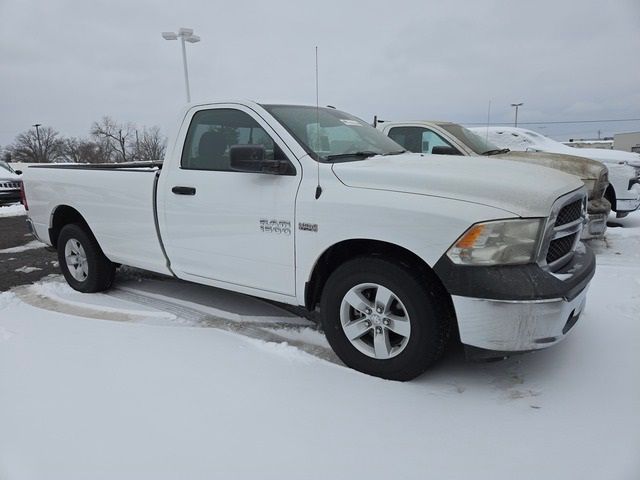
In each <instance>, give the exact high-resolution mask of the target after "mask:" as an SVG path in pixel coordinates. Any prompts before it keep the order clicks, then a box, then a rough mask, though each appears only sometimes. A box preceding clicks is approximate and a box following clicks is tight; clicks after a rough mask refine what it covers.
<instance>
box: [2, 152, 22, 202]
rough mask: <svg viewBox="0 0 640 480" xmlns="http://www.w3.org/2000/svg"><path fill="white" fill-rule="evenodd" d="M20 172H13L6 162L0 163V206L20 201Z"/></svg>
mask: <svg viewBox="0 0 640 480" xmlns="http://www.w3.org/2000/svg"><path fill="white" fill-rule="evenodd" d="M21 174H22V172H21V171H20V170H18V171H15V170H14V169H13V168H11V165H9V164H8V163H7V162H0V205H2V204H6V203H15V202H19V201H20V186H21V185H22V180H20V175H21Z"/></svg>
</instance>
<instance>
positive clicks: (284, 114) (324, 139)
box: [263, 105, 405, 162]
mask: <svg viewBox="0 0 640 480" xmlns="http://www.w3.org/2000/svg"><path fill="white" fill-rule="evenodd" d="M263 107H264V108H265V109H266V110H267V111H268V112H269V113H270V114H271V115H273V116H274V117H275V118H276V119H277V120H278V121H279V122H280V123H281V124H282V125H283V126H284V127H285V128H286V129H287V130H288V131H289V133H290V134H291V135H293V136H294V137H295V139H296V140H298V141H299V142H300V143H301V144H302V145H303V147H304V148H305V150H306V151H307V153H309V154H310V155H311V156H312V157H314V158H316V159H318V160H320V161H330V162H333V161H338V159H339V160H340V161H353V160H358V159H362V158H367V157H371V156H373V155H392V154H396V153H402V152H404V151H405V150H404V148H402V147H401V146H400V145H398V144H397V143H396V142H394V141H393V140H391V139H390V138H389V137H387V136H386V135H384V134H383V133H382V132H380V131H378V130H376V129H375V128H373V127H372V126H370V125H368V124H367V123H366V122H364V121H362V120H360V119H359V118H357V117H354V116H353V115H349V114H348V113H345V112H341V111H340V110H336V109H333V108H318V109H316V107H308V106H297V105H263ZM318 122H319V125H318Z"/></svg>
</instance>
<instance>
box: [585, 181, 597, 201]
mask: <svg viewBox="0 0 640 480" xmlns="http://www.w3.org/2000/svg"><path fill="white" fill-rule="evenodd" d="M583 182H584V186H585V187H587V192H588V194H589V198H593V196H594V194H595V193H596V181H595V179H593V178H587V179H585V180H583Z"/></svg>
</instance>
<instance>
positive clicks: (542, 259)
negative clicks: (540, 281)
mask: <svg viewBox="0 0 640 480" xmlns="http://www.w3.org/2000/svg"><path fill="white" fill-rule="evenodd" d="M586 210H587V189H586V188H584V187H583V188H581V189H580V190H577V191H575V192H572V193H570V194H568V195H565V196H563V197H560V198H559V199H558V200H556V202H555V203H554V205H553V207H552V211H551V215H550V216H549V218H548V220H547V226H546V229H545V233H544V237H543V239H542V242H541V244H540V250H539V255H538V263H540V265H541V266H542V267H544V268H546V269H548V270H551V271H556V270H558V269H560V268H562V267H563V266H564V265H566V264H567V263H568V262H569V261H570V260H571V258H572V257H573V252H574V251H575V249H576V247H577V246H578V242H579V241H580V234H581V232H582V228H583V226H584V223H585V217H586V214H587V213H586Z"/></svg>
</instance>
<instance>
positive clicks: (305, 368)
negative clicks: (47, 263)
mask: <svg viewBox="0 0 640 480" xmlns="http://www.w3.org/2000/svg"><path fill="white" fill-rule="evenodd" d="M613 221H614V222H616V223H618V224H620V225H621V226H620V227H613V228H610V229H609V231H608V234H607V241H606V242H597V243H596V244H595V245H594V247H595V248H596V250H597V252H598V271H597V273H596V277H595V278H594V280H593V282H592V285H591V289H590V292H589V300H588V306H587V310H586V312H585V313H584V315H583V316H582V317H581V318H580V320H579V322H578V324H577V325H576V327H575V328H574V331H573V332H572V334H571V335H570V336H569V338H567V339H566V340H565V341H564V342H562V343H561V344H559V345H557V346H555V347H552V348H551V349H548V350H546V351H541V352H537V353H534V354H529V355H523V356H519V357H514V358H511V359H508V360H505V361H501V362H495V363H467V362H465V361H464V360H463V358H462V354H461V352H458V351H454V352H452V353H451V354H450V355H448V356H447V357H446V358H445V359H444V361H442V362H441V363H440V364H439V365H437V366H436V367H435V368H433V369H432V370H430V371H429V372H427V373H426V374H425V375H423V376H422V377H420V378H419V379H417V380H416V381H413V382H410V383H405V384H402V383H396V382H389V381H384V380H380V379H377V378H373V377H368V376H365V375H363V374H360V373H357V372H355V371H353V370H349V369H347V368H345V367H343V366H341V365H340V364H339V361H337V359H336V358H335V357H334V356H333V355H332V353H331V352H330V351H329V350H328V346H327V344H326V342H325V341H324V339H323V337H322V335H321V334H320V333H319V332H317V331H316V330H315V328H313V326H312V324H311V323H310V322H308V321H307V320H305V319H302V318H299V317H296V316H295V315H293V314H292V313H289V312H288V311H284V310H281V309H280V308H278V307H275V306H273V305H270V304H267V303H264V302H262V301H260V300H257V299H254V298H250V297H245V296H241V295H236V294H233V293H228V292H223V291H220V290H217V289H212V288H208V287H202V286H198V285H192V284H186V283H182V282H175V281H173V280H160V279H148V278H138V277H136V276H135V275H133V274H132V275H130V276H128V277H127V278H125V279H123V280H121V281H119V282H118V284H117V288H116V289H114V290H113V291H111V292H109V294H99V295H83V294H80V293H77V292H74V291H72V290H71V289H69V288H68V287H67V286H66V284H64V283H62V281H61V278H60V277H59V276H53V277H49V278H47V279H46V280H45V281H43V282H41V283H39V284H36V285H33V286H23V287H17V288H15V289H13V290H12V291H10V292H6V293H2V294H0V478H3V479H4V478H7V479H12V480H13V479H42V478H46V479H64V480H71V479H83V480H84V479H88V478H90V479H92V480H93V479H103V478H109V479H129V478H130V479H147V478H149V479H154V480H159V479H168V478H180V479H183V478H188V479H199V478H207V479H210V478H242V479H249V478H260V479H263V478H296V479H297V478H305V479H306V478H318V479H327V478H331V479H342V478H367V479H378V478H380V479H389V478H402V479H405V478H407V479H408V478H419V479H423V478H437V479H448V478H478V479H492V480H495V479H506V478H509V479H513V478H517V479H536V480H538V479H541V478H543V479H547V480H548V479H556V478H557V479H567V478H580V479H598V480H601V479H607V480H618V479H619V480H627V479H634V478H640V415H639V414H638V412H639V411H640V372H639V371H638V370H639V365H640V215H637V214H636V215H631V216H630V217H629V218H627V219H622V220H613Z"/></svg>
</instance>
